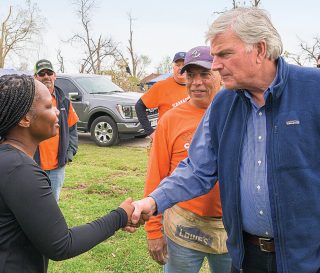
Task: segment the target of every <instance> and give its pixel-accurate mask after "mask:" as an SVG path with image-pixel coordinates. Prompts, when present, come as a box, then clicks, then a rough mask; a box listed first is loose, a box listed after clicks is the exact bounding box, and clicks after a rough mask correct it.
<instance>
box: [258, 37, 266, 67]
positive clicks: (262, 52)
mask: <svg viewBox="0 0 320 273" xmlns="http://www.w3.org/2000/svg"><path fill="white" fill-rule="evenodd" d="M256 47H257V63H261V62H262V61H263V59H265V58H266V56H267V43H266V41H265V40H262V41H260V42H258V43H257V45H256Z"/></svg>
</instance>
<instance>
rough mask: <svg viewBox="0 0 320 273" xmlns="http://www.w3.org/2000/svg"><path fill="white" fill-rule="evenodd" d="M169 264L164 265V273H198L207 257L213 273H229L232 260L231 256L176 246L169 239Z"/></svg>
mask: <svg viewBox="0 0 320 273" xmlns="http://www.w3.org/2000/svg"><path fill="white" fill-rule="evenodd" d="M167 243H168V254H169V259H168V262H167V263H166V264H165V265H164V273H180V272H181V273H197V272H199V271H200V268H201V266H202V263H203V260H204V258H205V257H207V259H208V263H209V266H210V272H211V273H229V272H230V269H231V258H230V256H229V254H210V253H205V252H201V251H197V250H193V249H189V248H186V247H183V246H180V245H178V244H176V243H175V242H173V241H171V240H170V239H169V238H168V237H167Z"/></svg>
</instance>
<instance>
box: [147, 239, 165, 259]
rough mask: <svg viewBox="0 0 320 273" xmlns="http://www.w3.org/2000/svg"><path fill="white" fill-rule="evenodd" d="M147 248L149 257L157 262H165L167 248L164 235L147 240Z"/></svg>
mask: <svg viewBox="0 0 320 273" xmlns="http://www.w3.org/2000/svg"><path fill="white" fill-rule="evenodd" d="M148 250H149V254H150V256H151V258H152V259H153V260H155V261H156V262H157V263H158V264H160V265H164V264H166V262H167V260H168V248H167V241H166V239H165V238H164V237H162V238H159V239H152V240H148Z"/></svg>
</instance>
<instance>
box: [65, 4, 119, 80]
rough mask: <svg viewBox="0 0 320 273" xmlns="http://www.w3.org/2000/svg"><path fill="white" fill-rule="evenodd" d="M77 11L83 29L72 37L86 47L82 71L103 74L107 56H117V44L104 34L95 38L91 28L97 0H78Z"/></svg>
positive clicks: (72, 40) (73, 40)
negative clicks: (92, 12)
mask: <svg viewBox="0 0 320 273" xmlns="http://www.w3.org/2000/svg"><path fill="white" fill-rule="evenodd" d="M74 4H75V5H76V6H77V10H76V13H77V15H78V16H79V18H80V20H81V26H82V28H83V31H82V32H81V33H76V34H75V35H73V37H72V38H71V39H70V41H71V42H78V43H80V44H81V46H83V48H84V52H83V54H84V57H83V58H82V61H81V65H80V73H84V72H85V73H94V74H101V71H102V70H103V62H104V61H105V59H106V58H107V57H115V56H116V54H117V45H116V44H115V43H114V41H113V40H112V39H111V38H105V37H103V36H102V34H100V35H98V38H97V39H94V38H93V34H92V30H91V11H92V10H93V8H94V7H95V0H76V2H75V3H74Z"/></svg>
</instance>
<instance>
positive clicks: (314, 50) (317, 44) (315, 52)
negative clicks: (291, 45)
mask: <svg viewBox="0 0 320 273" xmlns="http://www.w3.org/2000/svg"><path fill="white" fill-rule="evenodd" d="M299 46H300V48H301V52H300V53H291V52H288V51H285V52H284V57H285V58H287V59H289V60H292V61H293V62H294V63H296V64H298V65H305V64H307V63H309V64H311V63H312V64H316V63H317V58H318V56H319V55H320V37H319V36H316V37H314V38H313V43H307V42H305V41H303V40H301V39H300V42H299Z"/></svg>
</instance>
